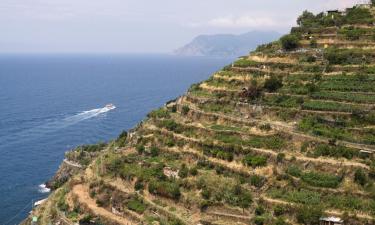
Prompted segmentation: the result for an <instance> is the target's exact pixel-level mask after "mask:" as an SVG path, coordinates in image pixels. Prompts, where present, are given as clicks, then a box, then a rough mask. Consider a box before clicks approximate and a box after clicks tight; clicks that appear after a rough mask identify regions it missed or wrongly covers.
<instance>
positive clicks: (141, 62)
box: [0, 55, 232, 225]
mask: <svg viewBox="0 0 375 225" xmlns="http://www.w3.org/2000/svg"><path fill="white" fill-rule="evenodd" d="M231 61H232V59H225V58H207V57H179V56H169V55H1V56H0V108H1V110H0V199H1V200H0V224H1V225H5V224H17V223H18V222H20V221H21V220H22V219H24V218H25V217H26V215H27V214H28V212H29V211H30V210H31V202H32V201H36V200H40V199H43V198H45V197H47V195H48V194H47V193H43V189H41V188H40V187H39V185H40V184H42V183H44V182H45V181H47V180H48V179H49V178H50V177H51V176H53V175H54V173H55V172H56V171H57V169H58V166H59V165H60V163H61V162H62V160H63V158H64V152H65V151H67V150H69V149H72V148H74V147H75V146H78V145H82V144H90V143H91V144H92V143H97V142H100V141H108V140H110V139H114V138H116V137H117V135H118V134H119V133H120V132H121V131H122V130H127V129H130V128H132V127H134V126H135V125H136V124H137V123H138V122H140V121H141V120H142V119H143V118H144V117H145V116H146V114H147V113H148V112H149V111H151V110H152V109H155V108H158V107H160V106H162V105H163V104H164V103H165V102H166V101H168V100H171V99H174V98H176V97H178V96H179V95H182V94H183V93H184V92H185V91H186V90H187V89H188V87H189V86H190V85H191V84H192V83H196V82H198V81H201V80H204V79H206V78H208V77H209V75H210V74H211V73H212V72H214V71H216V70H218V69H220V68H221V67H223V66H224V65H226V64H227V63H229V62H231ZM108 103H113V104H114V105H116V106H117V108H116V109H115V110H111V111H108V112H105V110H104V111H103V110H100V109H101V108H103V107H104V106H105V105H106V104H108Z"/></svg>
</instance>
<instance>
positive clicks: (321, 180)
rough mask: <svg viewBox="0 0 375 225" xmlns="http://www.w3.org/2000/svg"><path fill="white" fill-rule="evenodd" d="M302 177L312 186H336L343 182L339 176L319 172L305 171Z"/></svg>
mask: <svg viewBox="0 0 375 225" xmlns="http://www.w3.org/2000/svg"><path fill="white" fill-rule="evenodd" d="M301 179H302V180H303V181H304V182H306V183H308V184H310V185H312V186H315V187H327V188H336V187H337V186H338V185H339V184H340V182H341V178H340V177H338V176H334V175H330V174H324V173H317V172H307V173H303V174H302V176H301Z"/></svg>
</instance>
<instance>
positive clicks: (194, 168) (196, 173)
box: [189, 166, 198, 176]
mask: <svg viewBox="0 0 375 225" xmlns="http://www.w3.org/2000/svg"><path fill="white" fill-rule="evenodd" d="M189 172H190V174H191V175H192V176H196V175H198V169H197V167H196V166H194V167H193V168H191V169H190V171H189Z"/></svg>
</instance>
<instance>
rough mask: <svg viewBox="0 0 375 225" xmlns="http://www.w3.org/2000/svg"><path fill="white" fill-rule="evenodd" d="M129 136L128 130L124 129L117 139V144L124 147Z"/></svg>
mask: <svg viewBox="0 0 375 225" xmlns="http://www.w3.org/2000/svg"><path fill="white" fill-rule="evenodd" d="M127 137H128V132H126V131H123V132H121V134H120V135H119V136H118V138H117V139H116V143H117V145H118V146H119V147H120V148H121V147H124V146H125V143H126V139H127Z"/></svg>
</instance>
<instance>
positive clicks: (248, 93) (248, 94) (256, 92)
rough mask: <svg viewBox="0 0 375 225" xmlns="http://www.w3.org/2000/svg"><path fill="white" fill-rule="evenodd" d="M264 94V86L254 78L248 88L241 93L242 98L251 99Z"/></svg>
mask: <svg viewBox="0 0 375 225" xmlns="http://www.w3.org/2000/svg"><path fill="white" fill-rule="evenodd" d="M261 96H262V88H261V87H260V86H259V85H258V82H257V81H256V80H252V81H251V83H250V86H249V87H248V88H244V90H243V91H242V93H241V98H247V99H249V100H256V99H258V98H260V97H261Z"/></svg>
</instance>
